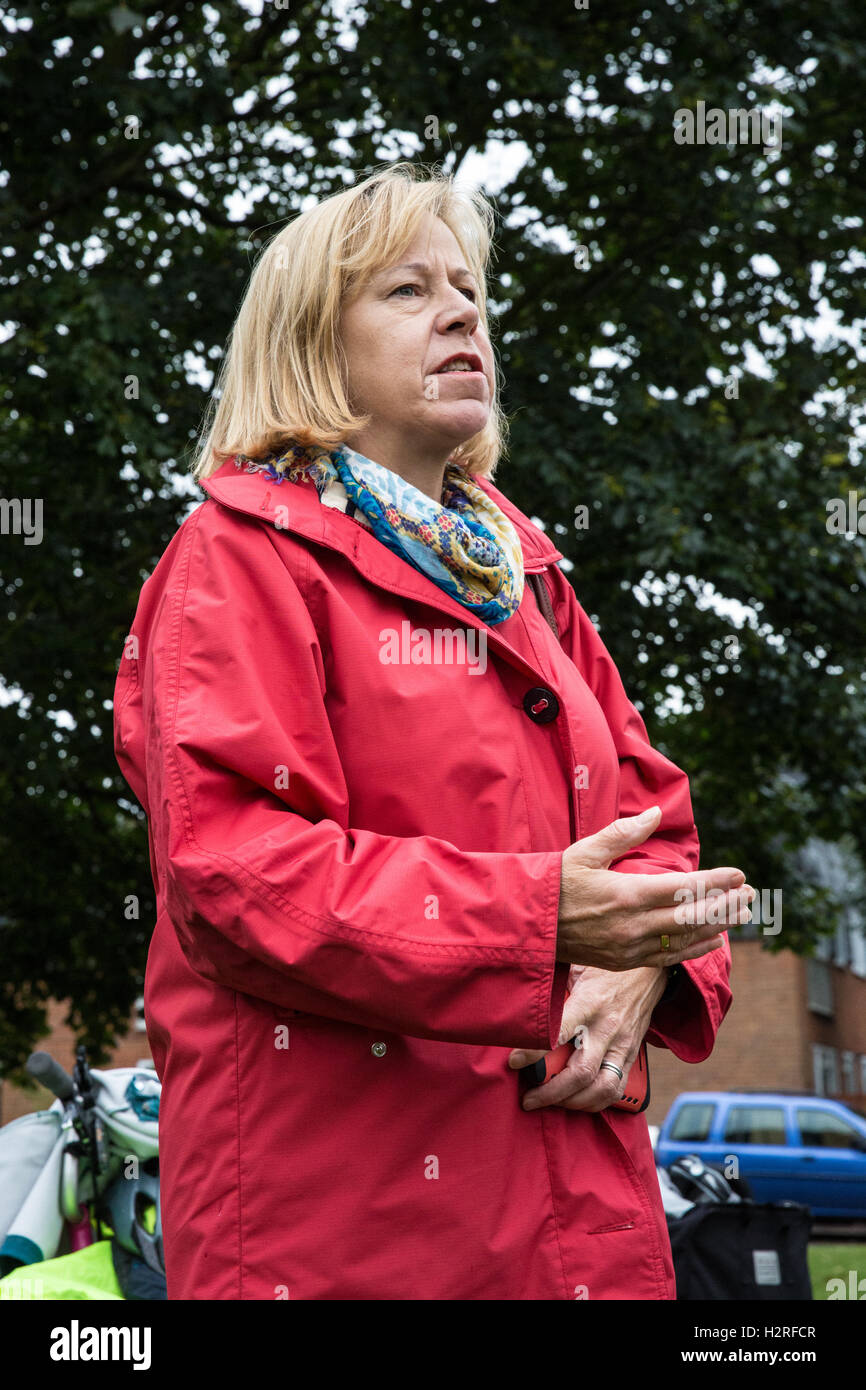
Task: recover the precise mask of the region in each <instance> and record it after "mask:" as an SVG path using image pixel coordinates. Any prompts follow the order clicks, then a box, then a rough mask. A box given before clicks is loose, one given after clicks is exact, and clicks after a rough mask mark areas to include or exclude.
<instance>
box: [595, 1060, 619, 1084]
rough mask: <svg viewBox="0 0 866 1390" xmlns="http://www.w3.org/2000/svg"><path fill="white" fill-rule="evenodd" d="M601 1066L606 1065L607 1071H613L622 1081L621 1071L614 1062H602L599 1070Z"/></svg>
mask: <svg viewBox="0 0 866 1390" xmlns="http://www.w3.org/2000/svg"><path fill="white" fill-rule="evenodd" d="M602 1067H607V1069H608V1071H615V1072H616V1074H617V1076H618V1077H619V1079H620V1081H622V1077H623V1073H622V1072H621V1071H620V1069H619V1067H618V1066H617V1065H616V1062H602V1064H601V1067H599V1071H601V1069H602Z"/></svg>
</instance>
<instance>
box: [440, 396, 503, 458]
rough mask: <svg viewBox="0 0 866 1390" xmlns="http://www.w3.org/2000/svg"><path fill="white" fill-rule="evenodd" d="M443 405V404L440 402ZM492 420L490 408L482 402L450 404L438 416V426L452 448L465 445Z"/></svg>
mask: <svg viewBox="0 0 866 1390" xmlns="http://www.w3.org/2000/svg"><path fill="white" fill-rule="evenodd" d="M440 405H441V402H440ZM489 419H490V408H489V407H488V406H486V405H484V404H483V403H482V402H481V401H461V402H459V403H458V402H456V401H455V402H454V403H453V404H451V403H450V402H449V405H448V408H447V410H445V411H442V412H440V414H439V415H438V416H437V419H436V424H437V426H438V428H439V429H441V431H442V434H443V435H444V436H445V437H446V438H447V439H448V441H449V443H450V445H451V447H452V448H454V449H456V447H457V445H458V444H465V442H466V440H467V439H471V438H472V436H473V435H474V434H478V433H479V432H480V431H481V430H483V429H484V426H485V425H486V424H487V421H488V420H489Z"/></svg>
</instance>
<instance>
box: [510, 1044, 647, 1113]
mask: <svg viewBox="0 0 866 1390" xmlns="http://www.w3.org/2000/svg"><path fill="white" fill-rule="evenodd" d="M573 1052H574V1044H573V1043H571V1042H567V1043H562V1044H561V1046H560V1047H555V1048H554V1049H553V1051H552V1052H547V1053H545V1055H544V1056H543V1057H542V1058H541V1060H540V1061H538V1062H530V1064H529V1066H528V1067H521V1068H520V1071H519V1072H518V1073H517V1074H518V1076H519V1077H520V1079H521V1081H522V1082H523V1083H524V1084H525V1085H526V1086H543V1085H544V1083H545V1081H549V1080H550V1078H551V1077H552V1076H556V1075H557V1073H558V1072H561V1071H562V1070H563V1068H564V1067H565V1066H566V1064H567V1062H568V1059H569V1057H570V1056H571V1055H572V1053H573ZM649 1102H650V1086H649V1058H648V1056H647V1046H646V1043H645V1042H642V1043H641V1045H640V1050H639V1051H638V1054H637V1057H636V1058H635V1061H634V1066H633V1067H632V1069H631V1071H630V1072H629V1074H628V1076H627V1077H626V1078H625V1081H624V1083H623V1094H622V1096H621V1098H620V1099H619V1100H615V1101H612V1102H611V1106H610V1107H609V1108H611V1109H614V1110H630V1111H631V1112H632V1114H635V1115H639V1114H640V1112H641V1111H642V1110H646V1108H647V1106H648V1105H649Z"/></svg>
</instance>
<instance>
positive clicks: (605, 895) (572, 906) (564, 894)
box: [556, 806, 755, 971]
mask: <svg viewBox="0 0 866 1390" xmlns="http://www.w3.org/2000/svg"><path fill="white" fill-rule="evenodd" d="M644 815H645V816H646V819H645V820H644V818H643V817H641V816H626V817H624V818H623V819H622V820H616V821H612V822H611V824H610V825H606V826H605V827H604V829H603V830H599V831H598V832H597V834H595V835H587V836H586V837H585V838H584V839H582V840H576V841H575V843H574V844H573V845H569V847H568V849H567V850H565V851H564V853H563V856H562V877H561V880H560V894H559V919H558V932H557V945H556V959H557V960H560V961H567V962H568V964H569V965H594V966H597V967H599V968H600V969H602V970H614V971H617V970H619V971H621V970H634V969H636V968H637V967H638V966H650V965H652V966H667V965H677V964H678V963H679V962H681V961H684V960H697V958H698V957H699V956H704V955H707V954H708V952H710V951H716V950H718V949H719V947H720V946H721V945H722V944H723V938H722V936H721V934H720V933H721V932H722V930H723V929H724V927H725V926H727V925H729V924H731V925H732V924H734V923H737V922H750V921H751V920H752V914H751V912H750V911H749V908H748V905H749V903H750V902H751V901H752V900H753V899H754V897H755V890H754V888H752V887H751V886H750V885H749V884H748V883H745V882H744V880H745V877H746V876H745V874H744V873H743V872H742V870H741V869H730V868H723V869H703V870H695V871H694V872H693V873H669V874H631V873H629V874H621V873H617V872H616V870H611V869H609V868H608V865H609V864H610V863H611V862H612V861H613V860H614V859H618V858H619V857H620V856H621V855H623V854H625V853H627V851H628V850H630V849H634V848H635V846H637V845H639V844H641V843H642V841H644V840H645V839H647V837H648V836H649V835H651V834H652V833H653V831H654V830H655V828H656V826H657V824H658V821H659V818H660V816H661V810H660V809H659V807H658V806H654V807H653V808H652V810H651V811H649V812H645V813H644ZM663 937H667V939H668V942H669V947H668V949H665V948H664V946H663Z"/></svg>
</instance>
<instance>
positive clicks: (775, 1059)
mask: <svg viewBox="0 0 866 1390" xmlns="http://www.w3.org/2000/svg"><path fill="white" fill-rule="evenodd" d="M732 954H733V965H732V969H731V988H732V990H733V995H734V998H733V1002H732V1004H731V1007H730V1009H729V1010H728V1013H727V1015H726V1017H725V1019H724V1020H723V1022H722V1026H721V1028H720V1029H719V1034H718V1038H717V1040H716V1045H715V1047H714V1048H713V1051H712V1052H711V1053H710V1055H709V1057H708V1058H707V1059H706V1061H704V1062H697V1063H692V1064H690V1063H688V1062H681V1061H679V1059H678V1058H676V1057H675V1056H674V1055H673V1053H672V1052H669V1051H668V1050H667V1049H666V1048H656V1047H651V1048H650V1049H649V1063H650V1096H651V1098H650V1104H649V1108H648V1111H647V1119H648V1120H649V1123H650V1124H655V1125H660V1124H661V1122H662V1120H663V1119H664V1117H665V1115H666V1113H667V1111H668V1108H669V1106H670V1104H671V1102H672V1101H673V1100H674V1098H675V1097H676V1096H677V1095H679V1093H680V1092H681V1091H735V1090H738V1089H743V1090H767V1091H773V1090H804V1091H809V1092H811V1091H812V1090H813V1087H814V1079H813V1071H812V1052H811V1044H812V1043H813V1042H823V1043H826V1044H828V1045H829V1046H831V1047H836V1048H839V1049H841V1048H849V1049H851V1050H852V1051H855V1052H857V1053H858V1054H863V1053H866V980H864V979H860V978H858V977H857V976H855V975H852V974H851V973H850V972H849V971H846V970H841V969H837V968H836V967H831V969H832V973H833V991H834V1000H835V1015H834V1017H833V1018H832V1019H823V1018H820V1017H818V1016H817V1015H815V1014H813V1013H811V1012H810V1011H809V1009H808V1005H807V996H806V970H805V963H804V961H803V959H802V958H801V957H799V956H795V955H794V954H793V952H791V951H780V952H777V953H771V952H769V951H766V950H764V948H763V946H762V945H761V942H760V941H736V942H734V943H733V947H732ZM834 1099H837V1100H842V1101H844V1102H845V1104H847V1105H851V1106H852V1107H853V1108H854V1109H856V1110H860V1111H861V1112H863V1111H866V1096H864V1095H863V1094H862V1093H860V1094H855V1095H837V1096H835V1097H834Z"/></svg>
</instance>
